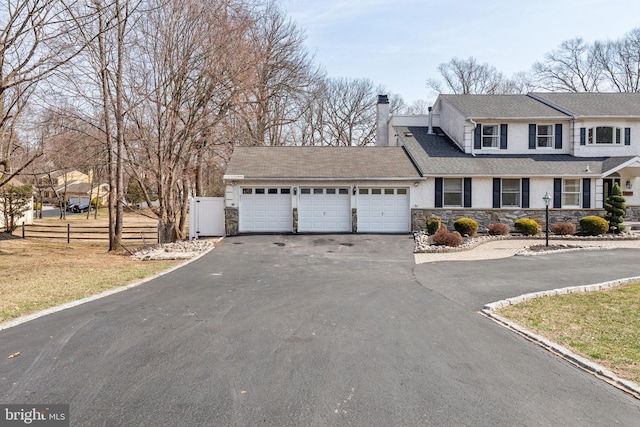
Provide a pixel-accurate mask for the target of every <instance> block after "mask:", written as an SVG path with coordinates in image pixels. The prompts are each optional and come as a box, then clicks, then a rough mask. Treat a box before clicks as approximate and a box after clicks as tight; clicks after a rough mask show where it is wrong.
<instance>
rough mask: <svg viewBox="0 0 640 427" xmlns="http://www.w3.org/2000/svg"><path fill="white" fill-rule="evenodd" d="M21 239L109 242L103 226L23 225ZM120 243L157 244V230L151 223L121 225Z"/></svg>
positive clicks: (77, 224)
mask: <svg viewBox="0 0 640 427" xmlns="http://www.w3.org/2000/svg"><path fill="white" fill-rule="evenodd" d="M16 231H17V232H21V236H22V238H25V239H28V238H35V239H57V240H66V241H67V243H70V242H72V241H85V242H86V241H94V242H108V241H109V226H108V225H104V224H80V223H62V224H50V223H47V224H42V223H40V224H39V223H34V224H32V225H23V226H22V230H20V231H18V230H16ZM122 242H123V243H125V244H126V243H129V244H134V245H139V244H141V245H148V244H155V243H158V228H157V225H154V224H153V223H149V224H132V225H127V224H123V227H122Z"/></svg>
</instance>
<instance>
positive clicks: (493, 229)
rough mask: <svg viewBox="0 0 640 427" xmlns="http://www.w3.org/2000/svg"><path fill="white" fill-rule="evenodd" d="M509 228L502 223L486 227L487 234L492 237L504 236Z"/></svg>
mask: <svg viewBox="0 0 640 427" xmlns="http://www.w3.org/2000/svg"><path fill="white" fill-rule="evenodd" d="M510 231H511V228H510V227H509V225H507V224H505V223H503V222H495V223H493V224H489V225H488V226H487V232H488V233H489V234H490V235H492V236H504V235H507V234H509V232H510Z"/></svg>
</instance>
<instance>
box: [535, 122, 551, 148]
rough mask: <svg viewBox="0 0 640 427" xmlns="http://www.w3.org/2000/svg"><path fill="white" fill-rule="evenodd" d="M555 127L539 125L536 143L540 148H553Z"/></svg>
mask: <svg viewBox="0 0 640 427" xmlns="http://www.w3.org/2000/svg"><path fill="white" fill-rule="evenodd" d="M553 128H554V126H553V125H537V129H536V143H537V146H538V148H553Z"/></svg>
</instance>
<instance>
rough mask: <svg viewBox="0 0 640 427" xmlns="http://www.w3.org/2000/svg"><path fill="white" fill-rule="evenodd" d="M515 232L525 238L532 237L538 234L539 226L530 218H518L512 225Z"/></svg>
mask: <svg viewBox="0 0 640 427" xmlns="http://www.w3.org/2000/svg"><path fill="white" fill-rule="evenodd" d="M513 226H514V227H515V228H516V231H517V232H519V233H522V234H524V235H525V236H534V235H536V234H538V231H539V230H540V226H539V225H538V223H537V222H536V221H535V220H533V219H530V218H520V219H518V220H516V222H514V223H513Z"/></svg>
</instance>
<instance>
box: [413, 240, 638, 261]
mask: <svg viewBox="0 0 640 427" xmlns="http://www.w3.org/2000/svg"><path fill="white" fill-rule="evenodd" d="M540 244H544V240H525V239H522V240H495V241H490V242H487V243H482V244H479V245H478V246H476V247H474V248H471V249H469V250H462V251H456V252H443V253H425V254H415V262H416V264H424V263H426V262H436V261H479V260H487V259H499V258H509V257H512V256H514V255H515V254H517V253H518V252H520V251H522V250H523V249H524V248H525V247H527V246H533V245H540ZM549 244H550V245H553V244H564V245H567V244H568V245H576V246H584V247H587V246H588V247H594V248H602V249H615V248H637V249H640V240H601V241H589V240H575V241H571V240H563V239H558V240H554V239H550V240H549ZM547 254H548V253H547ZM540 255H545V254H544V253H540Z"/></svg>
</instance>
